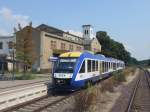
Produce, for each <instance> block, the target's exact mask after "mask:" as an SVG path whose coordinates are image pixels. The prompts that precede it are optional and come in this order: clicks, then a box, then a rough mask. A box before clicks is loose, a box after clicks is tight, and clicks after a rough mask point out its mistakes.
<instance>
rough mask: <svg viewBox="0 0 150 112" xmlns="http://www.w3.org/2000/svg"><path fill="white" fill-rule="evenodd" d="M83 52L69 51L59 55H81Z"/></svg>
mask: <svg viewBox="0 0 150 112" xmlns="http://www.w3.org/2000/svg"><path fill="white" fill-rule="evenodd" d="M81 54H82V52H67V53H63V54H61V55H60V56H59V57H64V58H65V57H80V55H81Z"/></svg>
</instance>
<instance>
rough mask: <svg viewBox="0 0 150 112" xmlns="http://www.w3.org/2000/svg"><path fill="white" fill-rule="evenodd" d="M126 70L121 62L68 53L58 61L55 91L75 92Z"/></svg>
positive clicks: (91, 54)
mask: <svg viewBox="0 0 150 112" xmlns="http://www.w3.org/2000/svg"><path fill="white" fill-rule="evenodd" d="M124 68H125V63H124V62H123V61H121V60H118V59H114V58H110V57H105V56H104V55H101V54H93V53H91V52H66V53H63V54H61V55H60V56H59V57H58V59H57V60H56V62H55V64H54V67H53V73H52V82H53V88H54V90H55V91H59V90H64V91H66V90H67V91H74V90H78V89H81V88H84V87H86V86H87V85H88V84H92V83H95V82H97V81H99V80H101V79H104V78H106V77H108V76H110V75H111V73H112V72H114V71H118V70H121V69H124Z"/></svg>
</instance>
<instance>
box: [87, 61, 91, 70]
mask: <svg viewBox="0 0 150 112" xmlns="http://www.w3.org/2000/svg"><path fill="white" fill-rule="evenodd" d="M87 66H88V72H91V60H87Z"/></svg>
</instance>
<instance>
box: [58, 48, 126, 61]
mask: <svg viewBox="0 0 150 112" xmlns="http://www.w3.org/2000/svg"><path fill="white" fill-rule="evenodd" d="M81 55H83V56H84V57H88V58H93V59H101V60H103V61H111V62H119V63H124V62H123V61H121V60H118V59H114V58H111V57H105V56H104V55H102V54H96V55H94V54H93V53H91V52H87V51H86V52H66V53H63V54H61V55H60V56H59V57H61V58H67V57H70V58H71V57H72V58H73V57H80V56H81Z"/></svg>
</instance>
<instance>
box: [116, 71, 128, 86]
mask: <svg viewBox="0 0 150 112" xmlns="http://www.w3.org/2000/svg"><path fill="white" fill-rule="evenodd" d="M113 78H114V80H115V81H116V83H121V82H125V81H126V76H125V74H124V73H123V72H120V71H118V72H115V73H114V76H113Z"/></svg>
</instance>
